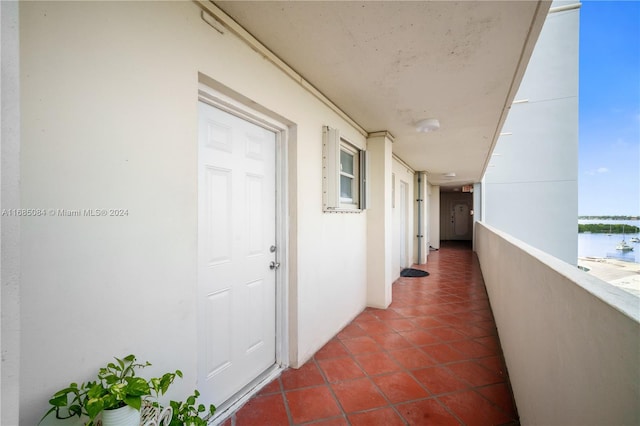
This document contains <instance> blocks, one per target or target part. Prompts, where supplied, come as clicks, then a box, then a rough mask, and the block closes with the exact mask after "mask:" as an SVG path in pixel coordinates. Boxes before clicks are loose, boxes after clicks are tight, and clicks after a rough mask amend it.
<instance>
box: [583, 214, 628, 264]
mask: <svg viewBox="0 0 640 426" xmlns="http://www.w3.org/2000/svg"><path fill="white" fill-rule="evenodd" d="M578 223H582V224H591V223H604V224H607V225H609V224H611V225H622V224H625V225H633V226H640V220H607V219H589V220H587V219H579V220H578ZM632 237H637V238H640V234H637V233H628V232H626V233H625V234H624V239H625V241H626V242H627V244H629V245H630V246H631V247H633V251H627V252H622V251H620V250H616V245H618V243H619V242H620V241H622V238H623V234H611V235H609V234H608V233H604V234H599V233H592V234H585V233H578V257H609V258H613V259H618V260H623V261H625V262H635V263H640V243H632V242H631V241H629V240H630V239H631V238H632Z"/></svg>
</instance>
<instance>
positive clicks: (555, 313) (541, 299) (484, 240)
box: [475, 223, 640, 425]
mask: <svg viewBox="0 0 640 426" xmlns="http://www.w3.org/2000/svg"><path fill="white" fill-rule="evenodd" d="M475 237H476V241H475V247H476V251H477V254H478V259H479V261H480V266H481V269H482V274H483V277H484V281H485V284H486V288H487V292H488V294H489V299H490V302H491V307H492V309H493V314H494V316H495V320H496V325H497V327H498V334H499V336H500V341H501V343H502V348H503V352H504V356H505V359H506V364H507V368H508V370H509V376H510V378H511V384H512V387H513V393H514V397H515V400H516V404H517V407H518V411H519V414H520V420H521V423H522V424H523V425H541V424H544V425H578V424H579V425H604V424H609V425H613V424H616V425H623V424H624V425H627V424H640V405H639V404H638V401H640V322H639V321H640V302H639V300H638V299H637V298H636V297H635V296H632V295H630V294H628V293H626V292H624V291H623V290H620V289H618V288H616V287H614V286H612V285H610V284H607V283H605V282H604V281H601V280H600V279H598V278H595V277H593V276H590V275H589V274H587V273H585V272H583V271H581V270H579V269H578V268H576V267H575V266H572V265H569V264H567V263H565V262H562V261H560V260H558V259H557V258H555V257H553V256H550V255H548V254H546V253H544V252H542V251H540V250H537V249H535V248H533V247H531V246H528V245H526V244H525V243H523V242H521V241H519V240H517V239H515V238H513V237H511V236H509V235H507V234H504V233H502V232H500V231H498V230H496V229H494V228H491V227H490V226H487V225H485V224H482V223H477V226H476V235H475Z"/></svg>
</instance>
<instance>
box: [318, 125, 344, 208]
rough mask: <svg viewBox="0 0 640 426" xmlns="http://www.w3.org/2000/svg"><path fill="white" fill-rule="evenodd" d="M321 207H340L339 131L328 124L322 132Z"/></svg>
mask: <svg viewBox="0 0 640 426" xmlns="http://www.w3.org/2000/svg"><path fill="white" fill-rule="evenodd" d="M322 207H323V209H324V210H336V209H338V208H339V207H340V132H339V131H338V129H333V128H331V127H329V126H324V128H323V134H322Z"/></svg>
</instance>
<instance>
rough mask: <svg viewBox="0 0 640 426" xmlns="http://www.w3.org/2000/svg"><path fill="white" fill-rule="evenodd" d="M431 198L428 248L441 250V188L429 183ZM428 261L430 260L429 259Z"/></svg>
mask: <svg viewBox="0 0 640 426" xmlns="http://www.w3.org/2000/svg"><path fill="white" fill-rule="evenodd" d="M427 185H428V190H427V195H428V197H429V222H428V223H429V242H428V245H427V247H429V246H431V247H433V248H436V249H439V248H440V186H438V185H431V184H429V183H427ZM427 261H428V259H427Z"/></svg>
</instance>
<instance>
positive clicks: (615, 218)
mask: <svg viewBox="0 0 640 426" xmlns="http://www.w3.org/2000/svg"><path fill="white" fill-rule="evenodd" d="M601 219H603V220H640V216H578V220H601Z"/></svg>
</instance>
